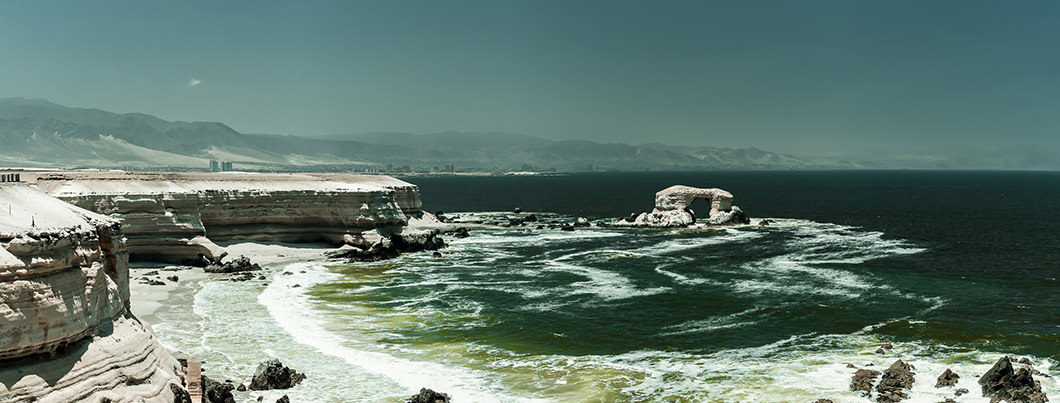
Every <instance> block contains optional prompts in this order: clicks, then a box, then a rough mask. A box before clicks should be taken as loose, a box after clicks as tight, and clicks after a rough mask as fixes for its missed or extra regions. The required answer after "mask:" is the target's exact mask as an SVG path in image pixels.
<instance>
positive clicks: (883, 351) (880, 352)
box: [876, 347, 887, 354]
mask: <svg viewBox="0 0 1060 403" xmlns="http://www.w3.org/2000/svg"><path fill="white" fill-rule="evenodd" d="M876 354H887V350H884V349H883V347H880V348H877V349H876Z"/></svg>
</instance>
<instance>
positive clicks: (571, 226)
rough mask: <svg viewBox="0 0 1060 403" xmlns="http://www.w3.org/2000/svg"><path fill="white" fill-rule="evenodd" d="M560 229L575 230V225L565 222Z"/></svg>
mask: <svg viewBox="0 0 1060 403" xmlns="http://www.w3.org/2000/svg"><path fill="white" fill-rule="evenodd" d="M559 229H560V230H563V231H574V226H573V225H567V224H563V226H562V227H560V228H559Z"/></svg>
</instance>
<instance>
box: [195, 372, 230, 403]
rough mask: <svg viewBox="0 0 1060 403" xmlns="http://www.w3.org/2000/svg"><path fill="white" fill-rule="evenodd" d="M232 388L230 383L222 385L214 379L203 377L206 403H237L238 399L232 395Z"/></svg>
mask: <svg viewBox="0 0 1060 403" xmlns="http://www.w3.org/2000/svg"><path fill="white" fill-rule="evenodd" d="M232 389H235V386H232V384H230V383H221V382H217V381H215V380H213V379H210V378H207V377H206V375H203V376H202V391H203V398H204V400H203V401H204V402H205V403H236V397H235V396H233V395H232Z"/></svg>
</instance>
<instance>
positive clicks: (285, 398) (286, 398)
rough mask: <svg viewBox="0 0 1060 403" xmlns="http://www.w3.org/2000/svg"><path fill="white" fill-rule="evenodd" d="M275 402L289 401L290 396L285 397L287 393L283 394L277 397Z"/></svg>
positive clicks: (289, 402) (287, 402)
mask: <svg viewBox="0 0 1060 403" xmlns="http://www.w3.org/2000/svg"><path fill="white" fill-rule="evenodd" d="M276 403H291V398H289V397H287V395H283V396H282V397H280V398H279V399H276Z"/></svg>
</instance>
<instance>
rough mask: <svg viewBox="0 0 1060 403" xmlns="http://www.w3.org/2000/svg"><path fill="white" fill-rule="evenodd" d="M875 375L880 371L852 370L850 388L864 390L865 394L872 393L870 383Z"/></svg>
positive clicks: (874, 379) (873, 380)
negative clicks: (852, 375)
mask: <svg viewBox="0 0 1060 403" xmlns="http://www.w3.org/2000/svg"><path fill="white" fill-rule="evenodd" d="M877 376H880V371H873V370H871V369H859V370H857V372H854V377H853V378H851V380H850V390H852V391H855V392H858V391H861V392H866V393H865V394H869V393H872V383H873V382H875V381H876V377H877Z"/></svg>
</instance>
